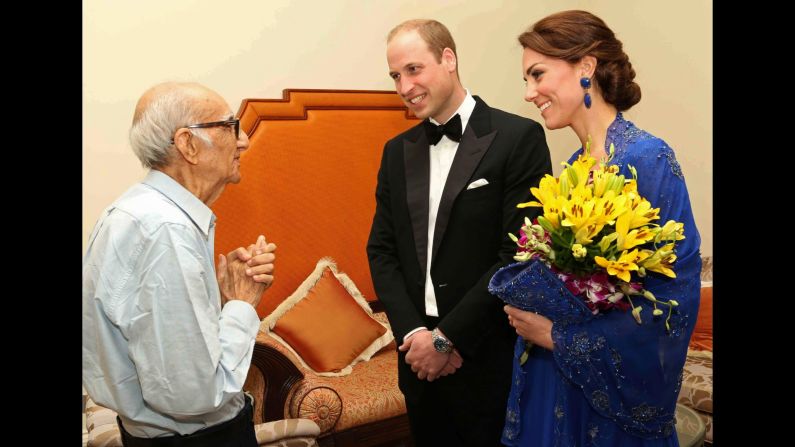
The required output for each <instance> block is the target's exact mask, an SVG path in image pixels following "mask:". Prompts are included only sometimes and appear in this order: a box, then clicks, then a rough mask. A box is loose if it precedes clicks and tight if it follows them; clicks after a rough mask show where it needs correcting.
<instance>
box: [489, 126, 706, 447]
mask: <svg viewBox="0 0 795 447" xmlns="http://www.w3.org/2000/svg"><path fill="white" fill-rule="evenodd" d="M611 142H612V143H613V144H614V145H615V155H614V157H613V159H612V161H611V164H615V165H618V166H619V167H620V172H621V174H623V175H624V176H626V177H627V178H630V177H631V173H630V171H629V168H628V165H632V166H634V167H635V169H637V173H638V192H639V193H640V194H641V196H643V197H645V198H646V199H648V200H649V201H650V202H651V204H652V206H653V207H659V208H660V220H659V221H656V222H657V223H659V224H661V225H662V224H664V223H665V222H667V221H668V220H669V219H673V220H675V221H677V222H682V223H683V224H684V234H685V239H684V240H681V241H678V242H677V246H676V255H677V260H676V263H675V264H674V271H675V272H676V275H677V277H676V279H671V278H668V277H665V276H663V275H659V274H657V273H649V274H648V275H647V277H646V278H645V283H644V286H645V288H646V289H647V290H650V291H651V292H652V293H654V295H655V296H657V297H659V298H661V299H675V300H677V301H678V302H679V306H678V307H677V308H675V309H676V310H675V311H674V314H673V315H672V317H671V320H670V323H671V332H670V333H668V332H666V330H665V316H666V315H667V309H665V308H664V310H665V314H663V315H662V316H661V317H655V318H652V307H651V303H649V302H648V301H647V300H645V299H642V298H637V299H635V300H633V302H634V303H635V305H641V306H643V307H644V310H643V311H642V312H641V317H642V319H643V324H641V325H639V324H638V323H637V322H636V321H635V319H634V318H633V317H632V315H631V314H630V313H629V312H622V311H619V310H615V309H614V310H611V311H608V312H605V313H600V314H597V315H596V316H595V317H593V318H591V319H589V320H588V321H587V322H579V321H578V322H576V323H571V322H563V321H561V322H556V319H555V315H546V316H547V317H549V318H550V319H551V320H553V322H554V324H553V327H552V339H553V341H554V346H555V349H554V350H553V351H549V350H547V349H544V348H541V347H539V346H535V347H533V348H532V349H531V351H530V356H529V359H528V361H527V362H526V363H525V364H524V365H523V366H519V360H518V359H519V356H520V355H521V353H522V352H523V350H524V340H523V339H522V337H518V340H517V342H516V350H515V353H514V373H513V374H514V377H513V383H512V388H511V392H510V395H509V399H508V408H507V412H506V424H505V429H504V432H503V438H502V442H503V443H504V444H506V445H508V446H532V447H545V446H600V447H608V446H621V447H632V446H644V447H646V446H678V445H679V443H678V440H677V438H676V430H675V426H674V410H675V405H676V399H677V395H678V394H679V388H680V386H681V381H682V367H683V365H684V362H685V356H686V353H687V345H688V341H689V339H690V334H691V333H692V331H693V327H694V325H695V322H696V314H697V312H698V304H699V291H700V272H701V257H700V252H699V246H700V237H699V234H698V230H697V229H696V225H695V222H694V219H693V213H692V211H691V208H690V199H689V198H688V194H687V187H686V186H685V181H684V177H683V176H682V171H681V169H680V167H679V163H678V162H677V161H676V158H675V157H674V153H673V150H672V149H671V148H670V147H669V146H668V145H667V144H666V143H665V142H664V141H663V140H661V139H659V138H657V137H655V136H653V135H651V134H649V133H648V132H645V131H643V130H641V129H638V128H637V127H636V126H635V125H634V124H633V123H631V122H630V121H627V120H625V119H624V117H623V116H622V115H621V113H619V114H618V115H617V117H616V119H615V121H614V122H613V123H612V124H611V125H610V128H609V129H608V132H607V141H606V147H605V148H606V149H607V148H608V147H609V146H610V143H611ZM581 153H582V148H580V149H579V150H578V151H577V152H575V154H574V155H573V156H572V158H571V159H570V160H569V162H572V161H573V160H575V159H576V158H577V156H578V155H580V154H581ZM495 278H496V275H495ZM518 287H519V292H521V282H520V283H519V286H518ZM528 287H529V286H528ZM525 293H526V291H525Z"/></svg>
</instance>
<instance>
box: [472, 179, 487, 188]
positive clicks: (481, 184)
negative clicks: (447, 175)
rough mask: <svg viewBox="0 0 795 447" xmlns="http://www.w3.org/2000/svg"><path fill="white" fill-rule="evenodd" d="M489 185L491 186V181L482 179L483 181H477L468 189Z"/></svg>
mask: <svg viewBox="0 0 795 447" xmlns="http://www.w3.org/2000/svg"><path fill="white" fill-rule="evenodd" d="M488 184H489V181H488V180H486V179H484V178H482V179H478V180H475V181H474V182H472V183H470V184H469V186H467V189H475V188H480V187H481V186H486V185H488Z"/></svg>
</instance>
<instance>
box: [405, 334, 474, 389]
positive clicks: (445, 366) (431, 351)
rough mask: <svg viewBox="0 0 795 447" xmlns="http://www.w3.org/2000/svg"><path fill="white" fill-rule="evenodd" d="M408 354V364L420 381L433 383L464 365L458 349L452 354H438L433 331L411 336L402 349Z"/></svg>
mask: <svg viewBox="0 0 795 447" xmlns="http://www.w3.org/2000/svg"><path fill="white" fill-rule="evenodd" d="M398 350H400V351H408V352H407V353H406V363H408V364H409V365H411V370H412V371H414V372H415V373H417V377H418V378H419V379H420V380H425V379H427V380H428V382H433V381H434V380H436V379H437V378H439V377H443V376H446V375H449V374H453V373H455V372H456V370H458V368H460V367H461V365H462V364H463V363H464V359H463V358H462V357H461V354H460V353H459V352H458V350H457V349H453V351H452V352H450V353H443V352H438V351H437V350H436V349H435V348H434V347H433V339H432V337H431V331H429V330H427V329H426V330H422V331H418V332H416V333H414V334H412V335H411V337H409V338H408V339H407V340H406V341H405V342H403V344H402V345H400V347H398Z"/></svg>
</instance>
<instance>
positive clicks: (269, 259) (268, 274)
mask: <svg viewBox="0 0 795 447" xmlns="http://www.w3.org/2000/svg"><path fill="white" fill-rule="evenodd" d="M274 251H276V244H274V243H273V242H271V243H268V242H266V240H265V236H263V235H260V236H259V237H258V238H257V243H256V244H251V245H249V246H248V253H250V255H251V256H250V259H243V261H245V262H246V265H247V266H248V267H249V268H248V269H247V270H246V274H247V275H249V276H251V277H252V278H254V281H256V282H261V283H263V284H265V287H266V288H268V287H270V286H271V283H273V270H274V266H273V263H274V261H276V254H275V253H274Z"/></svg>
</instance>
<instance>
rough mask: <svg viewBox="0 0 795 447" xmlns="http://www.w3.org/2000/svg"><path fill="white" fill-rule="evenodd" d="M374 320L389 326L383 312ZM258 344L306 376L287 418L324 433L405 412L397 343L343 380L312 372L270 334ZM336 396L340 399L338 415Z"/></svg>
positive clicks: (260, 337) (291, 401)
mask: <svg viewBox="0 0 795 447" xmlns="http://www.w3.org/2000/svg"><path fill="white" fill-rule="evenodd" d="M373 318H375V319H376V320H378V321H380V322H381V323H384V324H386V325H388V324H389V322H388V320H387V318H386V315H385V314H384V313H383V312H380V313H376V314H373ZM257 342H258V343H266V344H268V345H269V346H272V347H274V348H275V349H277V350H278V351H279V352H281V353H282V354H284V355H285V356H286V357H287V358H288V359H290V360H291V361H292V362H293V363H294V364H295V365H296V367H298V369H300V370H301V372H302V373H304V380H303V381H301V382H300V383H299V384H298V386H296V387H295V388H294V389H293V391H292V395H291V397H290V398H289V399H288V401H287V404H286V405H287V408H286V409H285V411H286V413H285V416H288V417H301V418H306V419H311V420H313V421H315V422H316V423H317V424H318V425H319V426H320V427H321V433H323V434H325V433H329V432H341V431H344V430H346V429H348V428H351V427H356V426H359V425H363V424H367V423H370V422H375V421H380V420H384V419H388V418H391V417H394V416H399V415H401V414H405V413H406V402H405V400H404V398H403V394H402V393H401V392H400V389H398V378H397V350H396V345H395V342H394V341H393V342H391V343H390V344H389V345H387V346H385V347H384V348H383V349H381V350H380V351H379V352H378V353H376V354H375V355H374V356H373V357H372V358H371V359H370V360H369V361H366V362H361V363H358V364H356V365H355V366H354V367H353V372H352V373H351V374H349V375H347V376H342V377H321V376H318V375H316V374H314V373H312V372H311V371H310V370H308V369H307V368H304V367H303V366H302V365H301V364H300V362H298V361H297V360H296V359H295V356H294V355H293V354H292V353H291V352H289V350H287V349H286V348H285V347H284V346H282V344H281V343H278V342H276V341H275V340H274V339H273V338H272V337H271V336H270V335H267V334H264V333H262V332H260V334H259V335H258V336H257ZM332 391H333V393H332ZM334 394H336V397H338V398H339V400H340V402H339V408H340V411H339V412H337V403H336V401H335V399H334V397H335V396H334Z"/></svg>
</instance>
